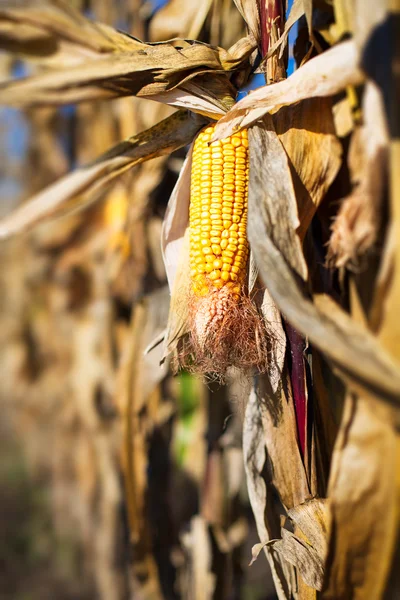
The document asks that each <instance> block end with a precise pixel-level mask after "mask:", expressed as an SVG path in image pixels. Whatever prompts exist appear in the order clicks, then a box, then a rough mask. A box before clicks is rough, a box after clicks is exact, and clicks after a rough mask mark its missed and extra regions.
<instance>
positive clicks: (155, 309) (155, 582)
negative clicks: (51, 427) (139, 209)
mask: <svg viewBox="0 0 400 600" xmlns="http://www.w3.org/2000/svg"><path fill="white" fill-rule="evenodd" d="M167 311H168V289H167V288H166V287H165V288H163V289H161V290H159V291H157V292H155V293H153V294H151V295H149V296H147V298H146V299H145V300H144V302H142V303H141V304H138V305H137V306H136V308H135V311H134V314H133V318H132V325H131V335H130V336H129V344H128V345H127V347H126V348H125V352H124V355H123V357H122V363H121V369H120V372H119V384H118V391H117V400H118V405H119V407H120V411H121V413H122V417H123V425H124V446H123V467H124V477H125V490H126V500H127V512H128V519H129V532H130V542H131V544H132V547H133V551H134V555H135V560H134V562H133V572H134V573H135V574H136V575H137V577H138V578H139V579H140V581H141V582H142V584H143V586H146V589H147V590H148V594H149V595H148V597H152V598H155V599H160V598H162V592H161V589H162V587H161V582H160V580H159V576H158V570H157V566H156V562H155V557H154V554H153V548H152V541H151V540H152V524H151V522H149V515H148V510H147V502H148V493H149V492H148V488H149V483H148V480H147V477H148V452H149V450H148V445H149V433H150V431H151V428H152V427H154V425H155V423H157V417H156V415H155V414H152V413H151V411H152V406H154V403H152V402H150V401H149V399H150V398H151V395H152V394H154V390H155V388H156V386H157V385H158V384H159V382H160V381H161V380H162V379H163V378H164V377H165V375H166V373H167V369H166V367H165V366H164V367H161V366H160V358H161V349H159V350H158V351H157V352H154V353H152V354H151V355H146V356H145V355H144V348H145V347H146V345H147V344H148V343H149V341H150V340H151V339H152V338H153V337H154V336H155V335H157V332H159V331H160V330H162V329H163V327H165V323H166V319H167ZM154 409H155V411H156V412H157V415H158V414H159V412H160V411H159V409H158V407H157V404H156V406H154Z"/></svg>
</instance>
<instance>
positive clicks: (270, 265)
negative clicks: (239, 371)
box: [248, 127, 400, 405]
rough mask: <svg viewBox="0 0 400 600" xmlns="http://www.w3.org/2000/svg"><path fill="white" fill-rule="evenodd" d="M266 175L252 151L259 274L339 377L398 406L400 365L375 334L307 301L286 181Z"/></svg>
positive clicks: (253, 235) (260, 132)
mask: <svg viewBox="0 0 400 600" xmlns="http://www.w3.org/2000/svg"><path fill="white" fill-rule="evenodd" d="M254 130H256V131H257V133H256V134H255V136H256V137H255V138H254V139H258V138H262V137H264V138H265V139H264V141H263V146H261V147H268V146H267V144H268V140H269V137H270V132H266V130H265V129H264V128H262V129H261V128H259V127H255V128H253V129H252V131H251V132H250V140H251V139H252V138H253V136H254V133H253V132H254ZM272 160H273V158H272V156H271V159H270V161H271V162H272ZM269 174H270V171H269V168H268V165H267V167H266V155H265V153H264V152H250V182H249V226H248V234H249V240H250V243H251V246H252V250H253V252H254V255H255V258H256V262H257V265H258V267H259V269H260V276H261V277H262V279H263V281H264V283H265V284H266V287H267V288H268V290H269V292H270V294H271V296H272V298H273V299H274V301H275V302H276V304H277V306H278V307H279V309H280V310H281V311H282V313H283V314H284V315H285V317H286V318H287V319H288V321H289V322H290V323H291V324H292V325H293V327H295V328H296V330H297V331H299V332H300V333H302V334H303V335H304V336H306V337H309V339H310V341H311V342H312V343H313V344H315V346H316V347H317V348H319V349H321V350H322V351H323V352H324V353H325V355H326V356H327V357H328V358H329V359H330V360H332V361H333V362H334V363H335V364H336V365H337V366H338V367H340V372H341V374H342V376H343V375H346V377H348V378H349V382H351V384H352V385H354V386H355V385H361V386H362V387H363V388H364V389H368V390H369V392H370V393H371V392H374V393H375V392H379V394H380V396H381V397H382V398H384V399H385V400H387V401H388V402H390V403H394V404H396V405H398V404H399V402H400V394H399V389H400V370H399V366H398V365H397V364H396V363H395V362H394V361H393V360H392V358H391V357H390V356H388V354H387V353H386V352H385V350H384V349H383V347H381V346H380V345H379V343H378V342H377V340H376V339H375V338H374V336H373V335H371V334H370V333H369V332H368V331H367V330H366V329H365V328H363V327H362V326H360V325H358V324H356V323H355V322H353V320H352V319H351V317H349V316H348V315H347V314H346V313H345V312H344V311H343V310H342V309H340V308H339V306H338V305H337V304H335V303H334V302H333V301H331V302H329V303H327V299H324V302H322V303H320V304H319V306H318V307H317V306H315V305H314V304H313V303H312V302H311V301H310V300H309V299H308V297H307V293H306V291H305V289H304V288H303V286H302V285H301V283H300V281H299V278H298V274H299V266H301V264H302V257H299V256H296V254H295V252H294V248H296V243H294V242H293V240H295V237H294V236H295V233H294V231H290V228H289V226H288V223H291V222H292V223H293V196H292V191H291V189H290V186H289V188H288V187H287V183H285V182H284V181H281V180H278V181H277V180H276V179H275V178H273V179H271V178H270V176H269ZM274 188H277V190H289V196H286V193H288V192H287V191H285V193H281V192H279V193H277V190H276V189H274ZM274 197H276V198H277V201H278V202H279V206H275V205H272V206H271V204H272V203H271V198H274ZM287 198H288V199H287ZM277 211H279V214H280V220H283V223H284V224H285V228H286V231H288V235H286V234H281V235H278V234H280V232H281V231H282V230H283V231H285V229H283V228H282V225H281V224H278V225H277V224H276V222H275V221H273V220H271V215H274V214H277ZM289 215H290V216H289ZM292 227H293V225H292ZM289 265H290V266H289ZM296 272H297V273H296ZM300 273H301V271H300ZM328 307H329V308H328Z"/></svg>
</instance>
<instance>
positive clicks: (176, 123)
mask: <svg viewBox="0 0 400 600" xmlns="http://www.w3.org/2000/svg"><path fill="white" fill-rule="evenodd" d="M203 122H204V121H202V119H201V118H200V117H198V118H193V117H192V116H191V115H189V114H188V113H187V112H186V111H178V112H176V113H174V114H173V115H171V116H170V117H168V118H167V119H164V120H163V121H161V122H160V123H158V124H157V125H155V126H154V127H151V128H150V129H148V130H146V131H144V132H142V133H139V134H138V135H135V136H133V137H132V138H130V139H129V140H126V141H124V142H121V143H120V144H117V146H115V147H114V148H112V149H111V150H109V151H108V152H107V153H106V154H104V155H103V156H101V157H100V158H98V159H97V160H96V161H95V162H94V163H91V164H89V165H88V166H86V167H81V168H79V169H77V170H76V171H74V172H72V173H70V174H69V175H66V176H65V177H62V178H61V179H59V180H58V181H57V182H56V183H54V184H52V185H50V186H49V187H47V188H46V189H45V190H43V191H42V192H39V194H37V195H36V196H34V197H33V198H32V199H31V200H30V201H28V202H27V203H26V204H24V205H22V206H21V207H20V208H17V209H16V210H15V211H14V212H13V213H11V215H9V216H7V217H5V218H4V219H2V220H1V221H0V239H1V238H6V237H9V236H11V235H14V234H16V233H19V232H20V231H24V230H26V229H28V228H30V227H33V226H34V225H36V224H38V223H40V222H42V221H43V220H45V219H49V218H55V217H59V216H61V215H63V214H67V213H69V212H72V211H75V210H77V209H80V208H82V207H85V206H87V205H88V204H89V203H90V202H92V201H93V200H95V199H96V194H99V192H101V191H102V189H104V186H105V184H106V183H107V182H108V181H110V180H111V179H113V178H114V177H116V176H118V175H120V174H121V173H123V172H124V171H126V170H127V169H129V168H131V167H132V166H134V165H136V164H139V163H141V162H143V161H145V160H149V159H150V158H154V157H155V156H161V155H164V154H170V153H171V152H172V151H173V150H176V149H177V148H181V147H182V146H184V145H185V144H187V143H188V142H190V141H191V140H192V138H193V136H194V134H195V133H196V132H197V131H198V129H199V127H200V126H201V124H202V123H203ZM97 197H98V196H97Z"/></svg>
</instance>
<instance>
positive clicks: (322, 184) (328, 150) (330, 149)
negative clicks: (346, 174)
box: [273, 98, 342, 239]
mask: <svg viewBox="0 0 400 600" xmlns="http://www.w3.org/2000/svg"><path fill="white" fill-rule="evenodd" d="M273 121H274V125H275V129H276V132H277V134H278V136H279V139H280V141H281V143H282V145H283V147H284V148H285V151H286V153H287V155H288V157H289V161H290V165H291V167H292V175H293V183H294V187H295V192H296V201H297V209H298V215H299V221H300V225H299V227H298V229H297V233H298V235H299V236H300V237H301V238H302V239H303V238H304V235H305V233H306V231H307V229H308V227H309V225H310V223H311V220H312V218H313V216H314V214H315V211H316V209H317V208H318V206H319V205H320V203H321V201H322V200H323V198H324V197H325V194H326V192H327V191H328V189H329V187H330V185H331V183H332V182H333V180H334V179H335V177H336V175H337V173H338V171H339V168H340V165H341V162H342V160H341V157H342V147H341V144H340V142H339V140H338V139H337V138H336V135H335V128H334V123H333V115H332V105H331V100H330V99H329V98H311V99H309V100H304V101H303V102H301V103H299V104H297V105H295V106H290V107H285V108H282V109H281V110H280V111H279V112H278V113H277V114H276V115H274V118H273Z"/></svg>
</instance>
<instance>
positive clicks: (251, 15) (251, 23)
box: [234, 0, 260, 46]
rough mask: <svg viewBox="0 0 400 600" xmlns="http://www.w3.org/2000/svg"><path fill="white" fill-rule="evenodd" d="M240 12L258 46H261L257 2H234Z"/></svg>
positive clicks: (242, 0) (236, 0)
mask: <svg viewBox="0 0 400 600" xmlns="http://www.w3.org/2000/svg"><path fill="white" fill-rule="evenodd" d="M234 2H235V4H236V6H237V9H238V11H239V12H240V14H241V15H242V17H243V19H244V20H245V21H246V25H247V28H248V30H249V32H250V33H251V35H252V37H253V39H254V40H255V41H256V43H257V45H258V46H259V45H260V14H259V12H258V6H257V2H246V0H234Z"/></svg>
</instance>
